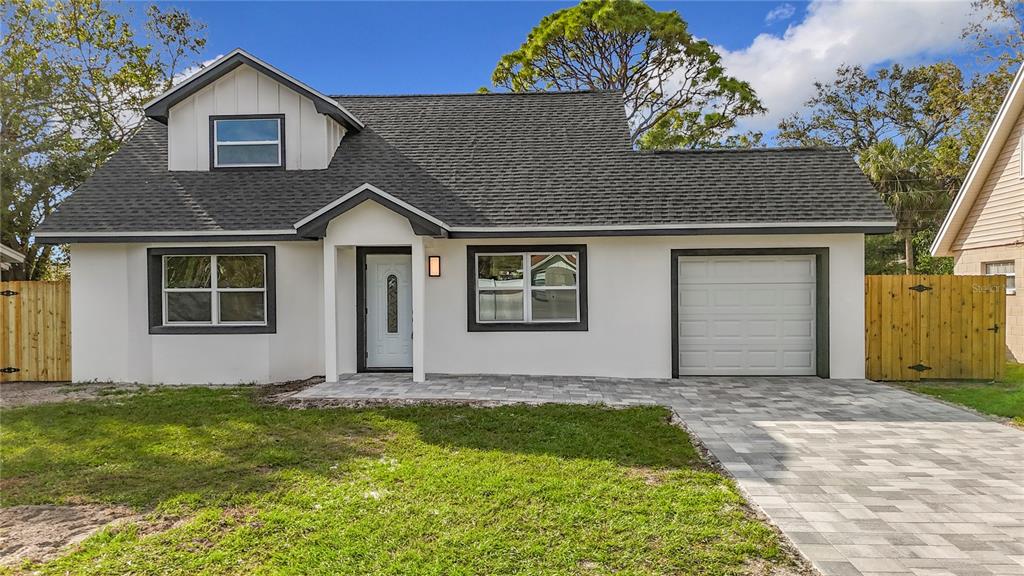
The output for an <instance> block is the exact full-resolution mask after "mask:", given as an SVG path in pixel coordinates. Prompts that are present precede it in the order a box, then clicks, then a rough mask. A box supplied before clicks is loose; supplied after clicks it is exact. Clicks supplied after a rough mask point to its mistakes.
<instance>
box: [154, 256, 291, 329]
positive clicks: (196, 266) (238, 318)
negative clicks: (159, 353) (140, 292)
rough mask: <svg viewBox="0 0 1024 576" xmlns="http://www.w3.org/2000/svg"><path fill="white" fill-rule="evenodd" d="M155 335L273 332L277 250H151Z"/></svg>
mask: <svg viewBox="0 0 1024 576" xmlns="http://www.w3.org/2000/svg"><path fill="white" fill-rule="evenodd" d="M149 260H150V264H149V267H150V270H149V275H150V331H151V332H154V333H173V332H187V333H200V332H273V331H274V273H273V268H274V252H273V248H268V247H257V248H242V247H231V248H221V249H214V248H200V249H189V248H166V249H157V248H153V249H150V250H149Z"/></svg>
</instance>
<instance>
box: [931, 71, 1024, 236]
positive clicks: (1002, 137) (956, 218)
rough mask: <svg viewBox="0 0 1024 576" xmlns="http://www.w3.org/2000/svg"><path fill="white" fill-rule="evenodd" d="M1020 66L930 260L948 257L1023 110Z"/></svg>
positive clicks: (939, 234)
mask: <svg viewBox="0 0 1024 576" xmlns="http://www.w3.org/2000/svg"><path fill="white" fill-rule="evenodd" d="M1022 85H1024V66H1022V67H1021V69H1020V70H1018V71H1017V75H1016V76H1015V77H1014V79H1013V84H1011V85H1010V91H1009V92H1008V93H1007V94H1006V98H1004V99H1003V104H1002V106H1000V108H999V113H998V114H997V115H996V119H995V121H994V122H993V123H992V126H991V127H990V128H989V130H988V134H987V135H986V136H985V141H984V143H983V144H982V146H981V150H979V151H978V156H977V157H976V158H975V159H974V163H973V164H972V165H971V169H970V171H968V172H967V178H966V179H965V180H964V183H963V185H962V186H961V187H960V191H959V192H957V195H956V198H955V199H954V200H953V206H952V207H951V208H950V209H949V212H948V213H947V214H946V218H945V220H944V221H943V222H942V227H941V228H939V233H938V234H937V235H936V236H935V241H934V242H932V247H931V253H932V255H933V256H951V255H952V249H953V245H954V243H955V242H956V239H957V237H958V236H959V235H960V231H961V228H962V227H963V225H964V223H965V222H966V220H967V217H968V215H969V214H970V212H971V209H972V208H973V207H974V204H975V201H976V200H977V199H978V196H979V194H980V193H981V191H982V188H984V186H985V182H986V180H987V179H988V178H989V175H990V174H991V172H992V168H993V166H995V164H996V160H998V158H999V155H1000V153H1001V152H1002V151H1003V147H1004V146H1005V145H1006V142H1007V140H1008V139H1009V137H1010V134H1011V133H1012V132H1013V128H1014V126H1015V125H1016V123H1017V119H1018V118H1019V117H1020V115H1021V111H1022V109H1024V90H1022V88H1021V87H1022Z"/></svg>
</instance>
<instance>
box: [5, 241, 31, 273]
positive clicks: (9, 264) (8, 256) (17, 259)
mask: <svg viewBox="0 0 1024 576" xmlns="http://www.w3.org/2000/svg"><path fill="white" fill-rule="evenodd" d="M24 263H25V255H24V254H22V253H21V252H18V251H17V250H15V249H14V248H11V247H9V246H6V245H4V244H0V272H2V273H3V276H4V278H5V279H7V276H8V275H9V274H10V273H11V269H12V268H13V267H15V266H19V265H22V264H24Z"/></svg>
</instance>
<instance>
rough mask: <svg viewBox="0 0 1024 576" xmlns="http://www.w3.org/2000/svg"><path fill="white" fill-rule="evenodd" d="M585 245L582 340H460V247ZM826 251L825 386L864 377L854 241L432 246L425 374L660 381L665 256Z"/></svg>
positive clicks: (668, 330)
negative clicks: (437, 260) (436, 265)
mask: <svg viewBox="0 0 1024 576" xmlns="http://www.w3.org/2000/svg"><path fill="white" fill-rule="evenodd" d="M469 244H473V245H481V244H586V245H587V259H588V265H587V270H588V274H589V283H588V290H589V294H588V301H589V310H590V314H589V330H588V331H587V332H467V330H466V314H467V311H466V291H467V282H466V246H467V245H469ZM750 247H757V248H769V247H776V248H782V247H827V248H829V276H830V278H829V297H830V304H831V314H830V318H829V332H830V345H829V349H830V367H831V375H832V377H833V378H862V377H863V376H864V237H863V235H861V234H837V235H814V236H800V235H793V236H789V235H765V236H752V235H751V236H746V235H744V236H679V237H664V236H661V237H636V238H623V237H606V238H552V239H546V240H514V241H509V240H443V241H438V240H434V241H431V242H429V243H428V245H427V254H428V255H430V254H438V255H440V256H441V262H442V264H441V267H442V270H443V271H444V273H443V275H442V277H441V278H428V280H427V311H426V312H427V326H428V337H427V340H426V370H427V372H435V373H466V374H472V373H498V374H517V373H518V374H521V373H532V374H553V375H588V376H622V377H626V376H629V377H645V378H647V377H649V378H668V377H670V376H671V366H672V354H673V350H672V344H671V338H672V317H671V309H670V306H671V300H672V297H673V292H672V287H671V250H672V249H683V248H750Z"/></svg>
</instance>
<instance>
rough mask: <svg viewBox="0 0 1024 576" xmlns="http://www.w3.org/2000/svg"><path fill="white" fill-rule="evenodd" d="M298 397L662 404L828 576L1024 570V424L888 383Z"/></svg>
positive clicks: (532, 383)
mask: <svg viewBox="0 0 1024 576" xmlns="http://www.w3.org/2000/svg"><path fill="white" fill-rule="evenodd" d="M294 397H295V398H297V399H330V398H337V399H369V398H377V399H410V400H418V399H423V400H429V399H461V400H490V401H497V402H569V403H598V402H600V403H606V404H609V405H631V404H662V405H666V406H669V407H671V408H672V409H674V410H675V411H676V413H677V414H678V415H679V416H680V417H682V419H683V421H684V422H685V423H686V425H687V426H688V427H689V428H690V429H691V431H692V432H693V433H695V434H696V435H697V437H698V438H699V439H700V440H701V441H702V442H703V443H704V444H705V445H706V446H707V447H708V448H709V449H710V450H711V452H712V453H713V454H714V455H715V457H716V458H718V460H720V461H721V463H722V464H723V465H724V467H725V468H726V469H727V470H728V471H729V472H730V473H731V474H732V475H733V476H735V477H736V480H737V482H738V483H739V485H740V488H741V489H742V490H743V491H744V492H746V493H747V496H748V498H749V499H750V500H751V501H752V502H753V503H754V504H755V505H756V506H758V507H760V508H761V509H762V510H763V511H764V512H765V513H766V514H767V515H768V517H769V518H770V519H771V520H772V522H774V523H775V524H776V525H778V526H779V527H780V528H781V529H782V530H783V532H784V533H785V534H786V535H787V536H788V537H789V538H790V539H791V540H792V541H793V542H794V543H795V544H796V545H797V547H798V548H799V549H800V551H801V552H802V553H803V554H804V555H805V556H806V557H807V558H809V559H810V560H811V562H813V563H814V565H815V566H817V567H818V568H819V569H820V570H821V571H822V572H823V573H825V574H826V575H829V576H833V575H834V576H858V575H864V576H869V575H870V576H882V575H896V574H912V575H914V576H950V575H957V576H973V575H990V574H1015V575H1024V432H1022V431H1020V430H1017V429H1014V428H1010V427H1008V426H1004V425H1002V424H999V423H997V422H993V421H990V420H987V419H985V418H982V417H980V416H977V415H975V414H972V413H969V412H966V411H964V410H960V409H958V408H954V407H951V406H948V405H946V404H943V403H940V402H937V401H934V400H931V399H928V398H924V397H920V396H917V395H914V394H910V393H908V392H904V391H902V390H898V389H895V388H892V387H889V386H885V385H882V384H876V383H873V382H868V381H859V380H819V379H816V378H688V379H683V380H617V379H601V378H560V377H552V378H536V377H526V376H505V377H503V376H432V377H431V378H429V379H428V381H427V382H426V383H424V384H413V383H412V382H411V381H410V380H409V378H408V376H403V375H358V376H352V377H347V378H344V379H343V380H342V381H341V382H338V383H336V384H320V385H318V386H314V387H312V388H308V389H306V390H303V391H301V392H298V393H297V394H295V395H294Z"/></svg>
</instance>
